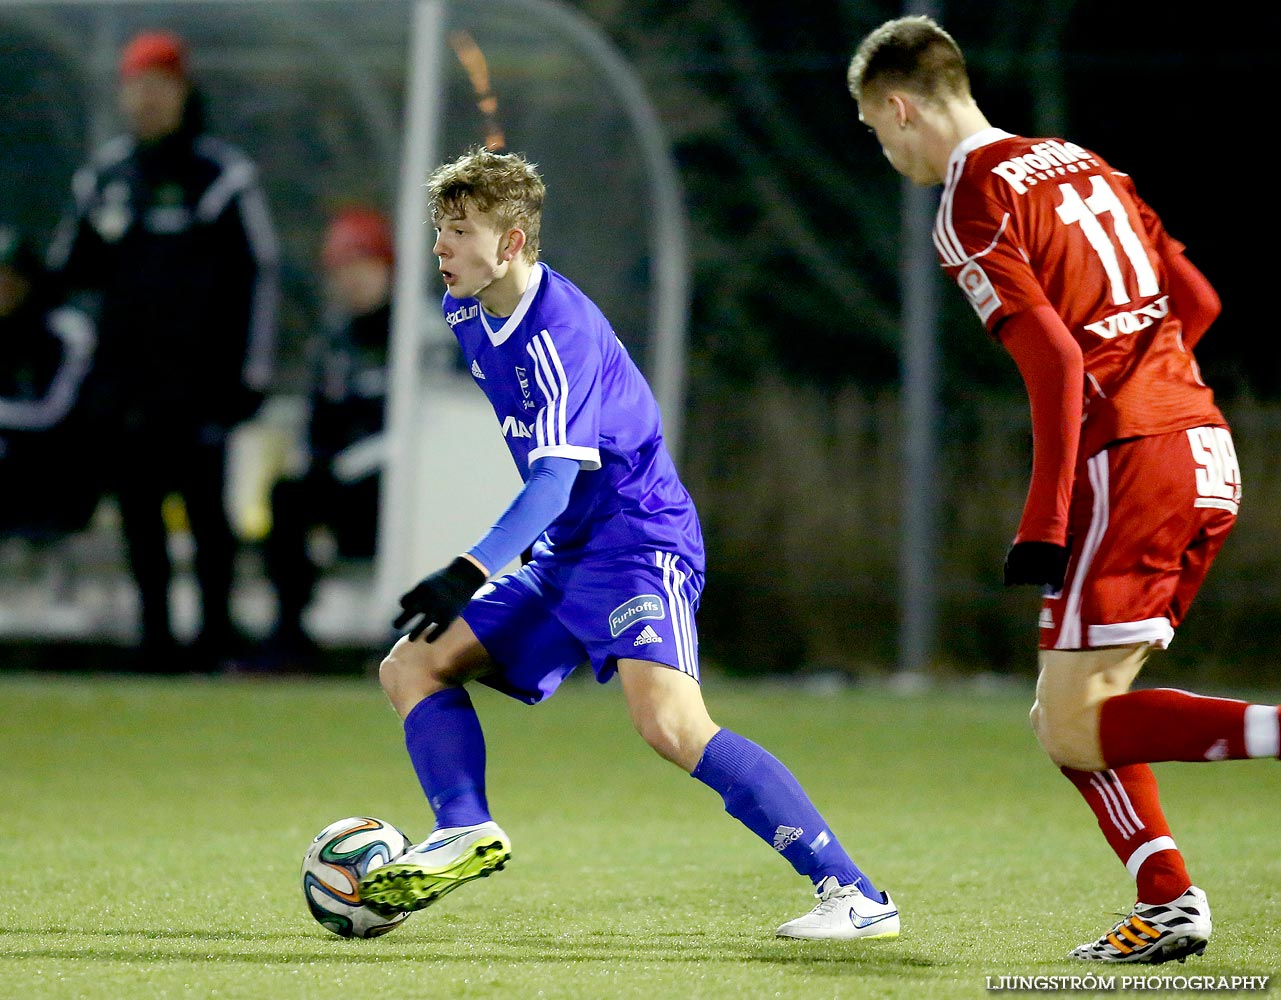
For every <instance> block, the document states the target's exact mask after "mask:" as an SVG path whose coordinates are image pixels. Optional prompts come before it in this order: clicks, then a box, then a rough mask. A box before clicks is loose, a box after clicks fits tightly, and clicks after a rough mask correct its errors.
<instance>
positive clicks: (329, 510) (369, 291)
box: [262, 206, 395, 669]
mask: <svg viewBox="0 0 1281 1000" xmlns="http://www.w3.org/2000/svg"><path fill="white" fill-rule="evenodd" d="M394 259H395V249H394V240H393V237H392V231H391V227H390V225H389V224H388V222H387V219H386V217H385V216H383V215H382V213H380V212H378V211H377V210H375V209H372V208H368V207H364V206H354V207H348V208H344V209H342V210H340V211H338V212H336V213H335V214H334V215H333V217H332V218H331V219H330V222H329V226H328V228H327V229H326V230H325V235H324V239H323V242H322V244H321V249H320V264H321V271H322V275H323V278H324V285H325V293H326V299H327V300H328V306H329V311H330V314H331V320H330V322H329V324H328V329H327V331H326V332H325V334H324V336H323V337H322V338H321V339H320V342H319V344H318V350H317V352H316V354H317V357H316V359H315V365H314V381H313V386H312V389H311V392H310V396H309V405H310V411H311V412H310V417H309V420H308V425H307V435H306V445H307V452H308V455H307V463H306V467H305V469H304V471H303V472H302V474H301V475H299V476H296V477H293V478H287V479H282V480H281V481H280V482H278V483H276V485H275V486H274V487H273V488H272V494H271V512H272V528H271V532H270V534H269V535H268V536H267V538H266V540H265V541H264V543H263V562H264V568H265V570H266V574H267V577H268V579H269V580H270V581H271V583H272V586H273V587H274V588H275V590H276V596H277V600H278V606H279V610H278V614H277V619H276V624H275V627H274V628H273V630H272V632H271V635H270V636H269V637H268V640H267V642H266V644H265V645H264V653H263V657H262V659H263V663H262V666H264V667H266V668H268V669H305V668H306V667H308V666H310V665H312V664H313V662H314V660H315V658H316V657H317V654H318V650H317V647H316V644H315V642H314V641H313V640H312V638H311V637H310V636H309V635H308V633H307V631H306V629H305V628H304V625H303V615H304V612H305V610H306V608H307V606H308V605H309V604H310V603H311V600H312V596H313V594H314V591H315V587H316V584H317V582H318V580H319V577H320V574H321V566H320V565H319V563H318V562H317V560H316V559H314V558H313V557H312V555H311V554H310V552H309V546H308V539H309V536H311V535H312V533H313V532H314V531H316V530H317V529H325V530H327V531H328V533H329V535H330V536H331V537H332V539H333V542H334V548H335V550H336V552H337V555H338V556H339V557H341V558H344V559H369V558H372V556H373V554H374V545H375V540H376V533H377V525H378V491H379V481H380V471H381V468H382V458H383V454H382V447H383V442H382V430H383V408H384V406H385V403H386V387H387V351H388V343H389V333H390V329H391V291H392V277H393V268H394Z"/></svg>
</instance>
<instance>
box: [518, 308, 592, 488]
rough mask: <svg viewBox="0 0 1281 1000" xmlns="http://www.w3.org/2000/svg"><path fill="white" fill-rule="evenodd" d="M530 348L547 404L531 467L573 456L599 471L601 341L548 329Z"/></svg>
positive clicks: (538, 420) (538, 419)
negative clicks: (540, 461) (548, 459)
mask: <svg viewBox="0 0 1281 1000" xmlns="http://www.w3.org/2000/svg"><path fill="white" fill-rule="evenodd" d="M526 351H527V352H528V354H529V356H530V359H531V361H532V363H533V369H534V381H535V383H536V385H537V386H538V394H539V397H540V399H539V401H540V402H541V404H542V405H541V407H540V408H539V410H538V412H537V413H536V414H535V417H534V428H533V430H534V446H533V448H531V449H530V451H529V462H530V465H531V466H532V465H533V463H534V462H535V461H536V460H538V459H539V458H542V457H544V456H555V457H557V458H572V459H574V460H575V461H576V462H578V463H579V466H580V467H581V468H583V469H587V470H593V469H599V468H600V464H601V463H600V449H599V444H600V407H601V399H600V393H601V368H602V360H603V359H602V356H601V350H600V345H599V344H598V343H597V342H596V340H595V338H593V337H592V336H590V335H587V334H584V333H575V332H571V331H565V330H555V331H553V330H543V331H541V332H540V333H538V334H536V335H535V336H534V337H533V338H532V339H531V340H530V342H529V346H528V347H527V348H526Z"/></svg>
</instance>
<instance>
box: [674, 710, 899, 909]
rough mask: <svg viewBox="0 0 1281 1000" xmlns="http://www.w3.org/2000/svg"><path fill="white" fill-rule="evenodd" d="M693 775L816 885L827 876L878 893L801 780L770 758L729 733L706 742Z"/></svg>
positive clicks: (872, 895) (871, 894) (869, 893)
mask: <svg viewBox="0 0 1281 1000" xmlns="http://www.w3.org/2000/svg"><path fill="white" fill-rule="evenodd" d="M691 776H692V777H695V778H697V779H698V780H699V781H701V782H702V783H703V784H705V785H706V786H707V787H708V788H710V789H712V790H713V791H715V792H717V793H719V794H720V796H721V798H723V799H724V800H725V811H726V812H727V813H729V814H730V815H731V816H733V817H734V818H735V819H736V820H738V821H739V822H740V823H742V824H743V825H744V826H745V827H747V828H748V829H749V830H751V831H752V833H754V834H756V836H758V837H760V838H761V840H763V841H765V843H767V844H769V845H770V846H771V847H773V848H774V850H776V851H778V853H779V854H781V855H783V857H784V858H786V859H787V860H788V862H790V863H791V866H792V867H793V868H795V869H796V870H797V871H798V872H800V874H802V875H808V876H809V878H810V879H811V881H813V883H814V884H815V885H818V883H819V882H821V881H822V880H823V879H825V878H826V877H827V876H829V875H834V876H836V879H837V881H838V882H839V883H840V884H841V885H851V884H853V885H857V886H858V888H859V891H860V892H861V893H863V895H865V896H867V897H868V898H869V899H875V900H880V899H881V894H880V893H879V892H877V890H876V886H874V885H872V881H871V879H869V878H868V877H867V876H866V875H864V874H863V873H862V872H861V871H859V869H858V866H856V865H855V864H854V862H853V861H851V860H850V856H849V855H848V854H846V853H845V848H843V847H842V846H841V845H840V842H839V841H838V840H837V839H836V835H835V834H833V833H832V831H831V830H829V829H828V828H827V823H825V822H824V821H823V817H822V816H820V815H819V812H818V810H817V809H815V808H814V803H812V802H811V801H810V800H809V796H808V795H806V794H805V790H804V789H803V788H801V785H800V782H798V781H797V780H796V778H795V777H793V776H792V772H791V771H789V770H788V769H787V768H785V767H784V766H783V765H782V763H781V762H780V761H779V760H778V758H777V757H775V756H774V755H773V754H771V753H769V752H768V751H766V750H765V749H764V748H762V747H760V746H757V745H756V744H755V743H753V742H752V741H751V740H748V739H744V738H743V737H742V736H739V735H738V734H737V733H732V732H730V731H729V730H728V729H722V730H720V731H719V732H718V733H717V734H716V735H715V736H713V737H712V738H711V740H710V741H709V742H708V744H707V749H705V750H704V751H703V756H702V758H701V759H700V760H699V762H698V766H697V767H695V768H694V770H693V772H692V775H691Z"/></svg>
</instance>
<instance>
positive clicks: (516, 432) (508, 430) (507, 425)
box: [503, 417, 533, 438]
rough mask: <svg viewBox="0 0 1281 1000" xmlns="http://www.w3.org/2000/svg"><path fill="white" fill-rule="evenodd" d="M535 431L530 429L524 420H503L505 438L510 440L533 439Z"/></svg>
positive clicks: (512, 418) (508, 418)
mask: <svg viewBox="0 0 1281 1000" xmlns="http://www.w3.org/2000/svg"><path fill="white" fill-rule="evenodd" d="M532 436H533V431H531V430H530V429H529V424H527V423H525V421H523V420H517V419H516V418H515V417H504V418H503V437H509V438H527V437H532Z"/></svg>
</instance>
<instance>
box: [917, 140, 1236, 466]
mask: <svg viewBox="0 0 1281 1000" xmlns="http://www.w3.org/2000/svg"><path fill="white" fill-rule="evenodd" d="M934 245H935V246H936V247H937V249H938V252H939V258H940V260H941V261H942V264H943V268H944V270H945V271H946V272H947V274H948V275H949V276H950V277H951V278H953V279H954V280H955V281H956V283H957V284H958V285H960V287H961V290H962V291H964V292H965V295H966V297H967V298H968V299H969V301H970V304H971V305H972V306H973V307H974V311H975V312H977V313H978V315H979V318H980V319H982V320H983V322H984V323H985V324H986V326H987V328H988V330H989V331H993V332H994V331H995V330H996V328H997V325H998V324H999V323H1000V322H1001V321H1002V320H1003V319H1005V318H1007V317H1009V316H1012V315H1015V314H1016V313H1020V312H1023V311H1025V310H1028V309H1033V308H1036V307H1038V306H1045V305H1048V306H1050V307H1051V308H1052V309H1054V311H1055V312H1056V313H1058V315H1059V316H1060V317H1061V318H1062V320H1063V322H1064V324H1065V325H1066V326H1067V328H1068V331H1069V332H1070V333H1071V335H1072V337H1073V339H1075V341H1076V342H1077V344H1078V345H1080V348H1081V353H1082V356H1083V358H1084V363H1085V407H1084V420H1083V423H1082V429H1081V450H1080V457H1081V458H1082V459H1084V458H1087V457H1089V456H1090V455H1092V454H1094V453H1096V452H1097V451H1098V450H1099V449H1100V448H1102V447H1104V446H1105V445H1107V444H1108V443H1109V442H1111V441H1115V440H1118V439H1121V438H1130V437H1144V436H1148V435H1153V434H1164V433H1168V432H1170V431H1179V430H1185V429H1187V428H1189V427H1199V426H1203V425H1207V424H1223V423H1224V422H1225V421H1224V419H1223V416H1222V414H1220V413H1219V410H1218V408H1217V407H1216V406H1215V405H1214V396H1213V393H1212V392H1211V391H1210V390H1209V389H1208V388H1207V387H1206V386H1205V383H1203V382H1202V381H1201V377H1200V373H1199V371H1198V370H1197V366H1196V361H1195V360H1194V359H1193V357H1192V352H1191V351H1190V350H1187V349H1185V347H1184V345H1183V342H1182V337H1181V334H1182V330H1183V325H1182V323H1181V322H1180V320H1179V317H1178V316H1177V315H1176V313H1175V310H1174V307H1173V303H1172V300H1171V298H1170V294H1169V283H1168V281H1167V274H1166V265H1165V262H1164V259H1165V258H1171V259H1172V258H1173V257H1175V256H1177V255H1179V254H1182V252H1183V246H1182V244H1180V243H1179V242H1177V241H1176V240H1174V239H1173V238H1172V237H1171V236H1170V235H1169V234H1167V233H1166V231H1165V228H1164V227H1163V226H1162V225H1161V220H1160V219H1159V218H1158V217H1157V215H1156V213H1155V212H1153V211H1152V210H1151V209H1150V208H1149V207H1148V206H1147V205H1146V204H1145V203H1144V202H1143V201H1142V199H1140V198H1139V196H1138V194H1137V193H1136V191H1135V189H1134V184H1133V182H1132V181H1131V179H1130V178H1129V176H1127V175H1126V174H1122V173H1120V172H1118V171H1116V170H1114V169H1113V168H1112V167H1110V166H1109V165H1108V164H1107V163H1106V162H1104V160H1103V159H1102V158H1101V157H1099V156H1097V155H1095V154H1094V153H1092V152H1090V151H1089V150H1086V149H1083V148H1081V147H1080V146H1078V145H1076V144H1075V143H1071V142H1067V141H1064V140H1062V139H1027V138H1023V137H1021V136H1014V135H1011V134H1009V133H1008V132H1003V131H1001V130H999V129H987V130H985V131H983V132H980V133H977V134H976V135H973V136H970V137H969V138H968V139H966V140H965V141H964V142H962V143H961V144H960V145H959V146H958V147H957V149H956V150H955V151H954V152H953V153H952V158H951V162H950V163H949V165H948V172H947V178H946V181H945V186H944V189H943V197H942V200H941V202H940V204H939V210H938V215H937V217H936V219H935V224H934Z"/></svg>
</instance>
